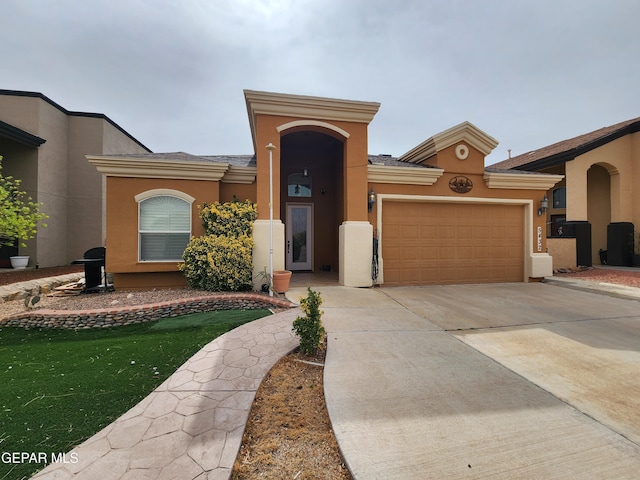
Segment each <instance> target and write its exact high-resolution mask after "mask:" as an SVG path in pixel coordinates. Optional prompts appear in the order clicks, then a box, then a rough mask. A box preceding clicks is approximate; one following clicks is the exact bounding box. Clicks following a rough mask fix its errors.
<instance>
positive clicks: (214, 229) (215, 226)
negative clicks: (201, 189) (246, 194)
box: [200, 200, 258, 237]
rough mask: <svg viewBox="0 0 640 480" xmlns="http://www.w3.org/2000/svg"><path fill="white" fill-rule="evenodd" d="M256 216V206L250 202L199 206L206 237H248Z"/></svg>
mask: <svg viewBox="0 0 640 480" xmlns="http://www.w3.org/2000/svg"><path fill="white" fill-rule="evenodd" d="M257 216H258V213H257V210H256V204H255V203H253V202H251V201H250V200H245V201H244V202H240V201H238V200H234V201H233V202H226V203H220V202H214V203H204V204H202V205H201V206H200V217H201V218H202V226H203V227H204V231H205V232H206V234H207V235H224V236H227V237H240V236H241V235H247V236H249V237H250V236H251V232H252V230H251V229H252V228H253V222H254V220H255V219H256V217H257Z"/></svg>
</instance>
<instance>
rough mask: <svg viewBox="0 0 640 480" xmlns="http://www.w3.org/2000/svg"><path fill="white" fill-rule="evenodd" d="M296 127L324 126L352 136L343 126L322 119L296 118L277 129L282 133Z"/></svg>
mask: <svg viewBox="0 0 640 480" xmlns="http://www.w3.org/2000/svg"><path fill="white" fill-rule="evenodd" d="M295 127H322V128H326V129H327V130H331V131H333V132H336V133H337V134H339V135H341V136H342V137H344V138H349V137H350V136H351V134H350V133H349V132H347V131H346V130H343V129H342V128H340V127H337V126H335V125H333V124H331V123H327V122H321V121H320V120H294V121H293V122H288V123H285V124H282V125H280V126H279V127H277V128H276V130H277V132H278V133H282V132H284V131H285V130H289V129H290V128H295Z"/></svg>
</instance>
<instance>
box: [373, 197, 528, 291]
mask: <svg viewBox="0 0 640 480" xmlns="http://www.w3.org/2000/svg"><path fill="white" fill-rule="evenodd" d="M382 212H383V213H382V258H383V261H384V272H383V273H384V283H385V285H428V284H447V283H489V282H521V281H523V276H524V225H523V222H524V207H522V206H520V205H481V204H458V203H418V202H392V201H386V202H385V203H384V207H383V210H382Z"/></svg>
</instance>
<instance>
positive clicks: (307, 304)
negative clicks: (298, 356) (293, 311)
mask: <svg viewBox="0 0 640 480" xmlns="http://www.w3.org/2000/svg"><path fill="white" fill-rule="evenodd" d="M320 305H322V297H320V294H319V293H318V292H315V291H313V290H311V288H307V296H306V297H305V298H303V299H302V300H300V308H301V309H302V311H303V312H304V313H305V316H304V317H298V318H296V319H295V320H294V321H293V331H294V332H295V334H296V335H297V336H298V337H300V351H302V353H304V354H305V355H315V353H316V351H317V350H318V347H319V346H320V342H321V341H322V338H323V337H324V327H323V326H322V311H321V310H320Z"/></svg>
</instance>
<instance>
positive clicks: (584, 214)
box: [493, 118, 640, 268]
mask: <svg viewBox="0 0 640 480" xmlns="http://www.w3.org/2000/svg"><path fill="white" fill-rule="evenodd" d="M493 167H494V168H502V169H509V171H514V172H515V171H531V172H544V173H549V174H558V175H564V176H565V179H564V180H563V181H562V182H560V183H558V184H557V185H556V186H554V187H553V188H552V189H550V190H549V191H548V193H547V195H548V198H549V210H548V211H547V212H546V218H547V222H548V224H549V226H550V228H549V229H548V230H547V233H548V235H549V237H550V238H549V239H548V241H547V245H548V248H549V253H550V254H551V255H552V256H553V258H554V266H555V267H556V268H557V267H572V266H576V265H583V266H591V265H592V264H593V263H600V255H599V251H600V250H604V251H608V257H609V263H610V264H615V265H628V264H629V261H630V260H629V258H628V257H629V255H628V252H629V250H632V249H633V231H634V226H636V227H637V226H640V118H635V119H632V120H627V121H625V122H621V123H618V124H615V125H612V126H609V127H605V128H601V129H599V130H596V131H594V132H590V133H587V134H584V135H580V136H577V137H575V138H571V139H569V140H564V141H562V142H558V143H554V144H553V145H549V146H547V147H544V148H540V149H538V150H534V151H532V152H527V153H525V154H522V155H518V156H517V157H513V158H510V159H508V160H505V161H503V162H500V163H497V164H495V165H493ZM621 249H622V250H625V251H626V254H625V253H621Z"/></svg>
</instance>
